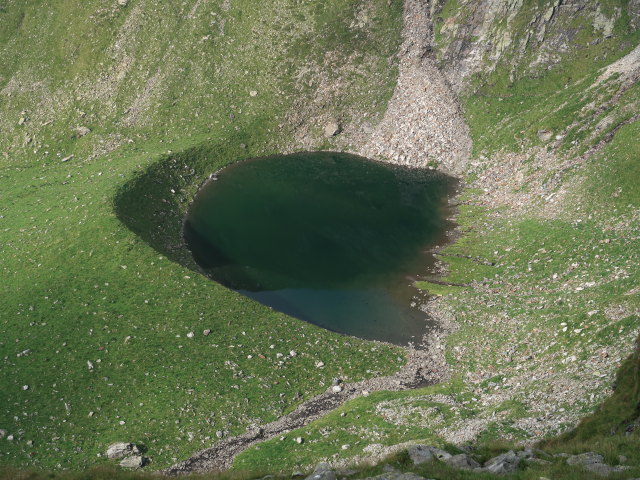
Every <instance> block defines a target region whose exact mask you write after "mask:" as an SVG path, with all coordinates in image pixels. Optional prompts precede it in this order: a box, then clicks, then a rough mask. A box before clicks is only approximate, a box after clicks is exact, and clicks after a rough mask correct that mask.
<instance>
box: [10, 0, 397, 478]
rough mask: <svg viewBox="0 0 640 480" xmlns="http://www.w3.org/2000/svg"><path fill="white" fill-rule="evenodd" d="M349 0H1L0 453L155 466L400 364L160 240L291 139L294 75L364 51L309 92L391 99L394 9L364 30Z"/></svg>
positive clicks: (53, 461)
mask: <svg viewBox="0 0 640 480" xmlns="http://www.w3.org/2000/svg"><path fill="white" fill-rule="evenodd" d="M358 3H359V2H356V1H342V0H341V1H327V2H322V4H317V3H300V2H296V1H288V0H274V1H271V2H258V3H256V2H253V1H249V0H236V1H233V2H231V3H230V4H229V3H228V2H222V1H211V2H201V1H196V0H190V1H185V2H179V3H175V2H169V3H167V2H160V1H153V0H131V1H130V2H129V4H128V6H127V7H125V8H120V7H118V6H117V5H116V2H115V1H114V2H103V1H99V0H82V1H80V0H65V1H62V2H45V1H38V2H21V1H18V0H10V1H7V2H3V4H2V8H1V9H0V91H1V93H0V112H2V113H1V114H0V131H1V132H2V133H1V134H0V272H1V275H2V280H3V281H2V295H1V296H0V330H1V331H2V336H1V338H0V378H1V379H2V380H1V381H0V382H1V383H0V405H1V406H0V429H4V430H6V432H7V435H13V436H14V440H13V441H8V440H7V439H6V438H5V439H0V463H2V464H10V465H14V466H28V465H35V466H38V467H43V468H56V467H58V468H59V467H62V468H82V467H85V466H87V465H92V464H95V463H96V462H98V463H99V462H101V461H102V460H101V459H100V458H99V457H98V456H97V455H98V454H99V453H101V452H104V450H105V447H106V445H108V444H109V443H110V442H112V441H134V442H138V443H141V444H144V445H145V446H146V447H147V448H148V451H147V454H148V455H149V456H150V457H151V458H152V459H153V467H154V468H161V467H164V466H167V465H168V464H170V463H172V462H173V461H175V460H176V459H183V458H185V457H187V456H188V455H190V454H192V453H193V452H194V451H197V450H199V449H202V448H204V447H205V446H207V445H210V444H211V443H212V442H214V441H215V439H216V432H218V431H223V432H225V434H226V435H232V434H235V433H239V432H243V431H244V430H245V428H247V427H248V426H249V425H251V424H254V423H263V422H268V421H270V420H273V419H275V418H276V417H278V416H280V415H281V414H282V413H283V412H286V411H288V410H290V409H292V408H293V407H294V406H295V405H297V404H298V403H300V402H301V401H302V400H303V399H304V398H308V397H309V396H311V395H313V394H317V393H319V392H321V391H323V390H324V389H326V388H327V387H328V386H329V385H330V382H331V379H332V378H333V377H335V376H339V377H342V378H344V379H345V380H356V379H361V378H364V377H368V376H374V375H378V374H380V373H389V372H392V371H393V370H394V369H396V368H397V367H398V365H400V364H401V363H402V362H403V361H404V360H403V359H402V358H401V356H399V352H398V351H397V350H396V349H394V348H387V347H380V346H375V345H372V344H369V343H366V342H362V341H358V340H354V339H347V338H343V337H341V336H339V335H335V334H331V333H329V332H326V331H323V330H321V329H318V328H315V327H313V326H310V325H307V324H305V323H302V322H299V321H297V320H293V319H291V318H287V317H285V316H284V315H281V314H278V313H276V312H273V311H271V310H270V309H268V308H265V307H262V306H260V305H258V304H256V303H254V302H252V301H249V300H247V299H245V298H243V297H241V296H240V295H237V294H235V293H233V292H230V291H228V290H226V289H224V288H222V287H220V286H218V285H216V284H214V283H212V282H210V281H208V280H206V279H205V278H203V277H202V276H200V275H198V274H197V273H194V272H193V271H191V270H190V267H192V265H190V264H189V261H188V256H186V255H185V254H184V251H181V249H180V248H179V247H177V246H176V244H177V242H179V237H178V235H179V220H180V218H181V214H182V212H184V209H185V208H186V206H187V204H188V201H189V199H190V198H191V197H190V196H191V195H192V193H193V192H194V191H195V189H196V188H197V186H198V185H199V184H200V182H201V181H202V180H203V179H204V178H205V177H206V176H207V175H208V174H210V173H211V172H213V171H214V170H216V169H217V168H219V167H221V166H222V165H225V164H227V163H229V162H232V161H236V160H238V159H241V158H246V157H251V156H257V155H263V154H269V153H274V152H277V151H278V150H279V149H281V148H292V147H291V145H290V140H289V138H290V136H291V134H292V132H291V129H290V128H289V127H288V126H287V125H284V126H283V125H281V124H282V123H283V119H284V118H285V116H286V115H287V113H288V111H289V109H290V108H292V106H293V105H294V104H295V103H296V102H300V101H302V100H303V99H304V98H305V94H306V92H305V89H308V88H309V87H308V85H307V86H306V87H305V88H303V87H302V86H301V85H300V84H299V83H298V82H296V80H295V79H296V76H297V74H298V72H300V71H306V70H305V69H311V70H313V69H315V70H321V69H322V68H329V67H331V65H332V63H331V62H337V63H339V64H341V65H342V64H345V63H348V61H349V60H348V59H349V58H350V56H351V55H352V53H354V52H355V53H356V55H355V57H356V59H357V58H358V56H359V55H362V54H365V53H366V54H367V55H369V58H370V59H374V61H373V62H369V63H367V64H363V65H359V66H358V67H357V68H355V67H354V71H353V74H352V76H351V77H350V78H349V79H342V80H343V81H344V83H345V84H346V85H347V86H348V88H346V89H344V90H343V91H341V92H340V93H339V94H338V95H337V96H336V98H335V103H332V104H328V105H325V109H326V110H327V111H328V112H330V113H332V114H334V115H336V116H340V115H342V116H345V115H348V114H349V112H352V111H354V109H355V111H356V112H357V111H368V108H369V107H368V106H367V105H365V104H364V102H363V100H364V99H365V98H366V99H369V98H370V97H374V98H376V99H378V101H379V102H380V103H382V104H384V102H385V101H386V99H388V98H389V96H390V94H391V88H392V78H390V73H392V72H393V69H392V68H390V66H389V61H388V59H389V58H390V57H391V56H392V55H393V54H394V53H395V51H396V49H397V45H398V42H399V30H400V29H399V23H400V15H401V4H400V2H393V3H392V4H391V8H389V6H388V5H387V2H386V1H374V2H372V3H371V9H370V11H369V12H367V13H368V21H367V23H366V27H362V28H361V27H354V25H355V24H356V22H355V21H354V20H355V19H356V18H357V17H358V18H359V17H360V16H361V12H360V11H359V9H358ZM18 52H19V54H17V53H18ZM327 54H333V57H332V60H331V61H328V60H327ZM329 69H330V68H329ZM374 78H375V79H377V80H374ZM329 80H330V81H331V80H335V79H332V78H331V74H329ZM251 90H256V91H257V92H258V95H257V96H255V97H252V96H250V95H249V92H250V91H251ZM347 108H350V109H351V110H349V111H347ZM22 112H24V113H22ZM370 113H372V112H370ZM373 113H375V112H373ZM232 114H233V116H234V118H233V119H231V118H230V116H231V115H232ZM21 118H24V121H20V119H21ZM76 126H86V127H88V128H90V129H91V133H89V134H88V135H86V136H83V137H79V136H78V135H77V133H76V132H75V127H76ZM241 144H245V145H246V146H247V147H246V148H241ZM168 152H183V153H178V154H172V153H168ZM71 155H73V157H72V158H70V159H69V158H68V157H70V156H71ZM63 159H66V161H63ZM185 163H186V166H187V168H185ZM149 169H151V170H149ZM149 172H152V173H153V175H151V174H149ZM172 189H173V190H174V192H175V193H173V192H172V191H171V190H172ZM118 216H119V217H120V219H119V218H118ZM121 220H124V221H125V222H126V223H127V224H128V225H129V226H130V227H131V228H132V229H134V230H135V231H136V232H138V233H140V234H141V235H142V237H144V238H141V237H140V236H138V235H136V234H135V233H133V232H132V231H131V230H129V229H128V228H127V227H126V226H125V224H123V223H122V222H121ZM145 239H146V240H149V241H150V243H151V244H152V245H153V247H155V249H154V248H151V247H150V246H149V244H147V243H146V242H145V241H144V240H145ZM174 260H180V261H182V263H183V264H180V263H176V261H174ZM183 265H184V266H183ZM204 329H211V330H212V334H211V335H210V336H208V337H205V336H203V335H202V333H201V332H202V331H203V330H204ZM189 332H195V337H194V338H189V337H187V333H189ZM27 349H28V350H30V353H29V354H28V355H24V356H18V354H19V353H20V352H22V351H24V350H27ZM290 350H296V351H297V352H298V353H299V355H298V356H297V357H295V358H294V359H289V360H286V361H279V360H277V359H276V353H285V354H286V353H287V352H289V351H290ZM250 355H251V356H252V358H249V356H250ZM259 355H263V356H264V358H261V357H259ZM320 359H322V360H324V362H325V363H326V364H327V366H326V367H325V368H323V369H317V368H315V367H314V364H315V362H316V361H317V360H320ZM88 362H91V364H92V367H90V366H89V363H88ZM25 385H28V390H24V389H23V386H25ZM90 412H93V414H92V415H91V416H90ZM121 423H122V424H121ZM30 441H32V442H33V446H31V445H30V444H29V443H28V442H30Z"/></svg>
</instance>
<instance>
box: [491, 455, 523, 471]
mask: <svg viewBox="0 0 640 480" xmlns="http://www.w3.org/2000/svg"><path fill="white" fill-rule="evenodd" d="M521 460H522V458H521V457H519V456H518V455H516V453H515V452H514V451H513V450H509V451H508V452H507V453H503V454H502V455H498V456H497V457H494V458H492V459H490V460H487V461H486V463H485V464H484V466H483V470H486V471H487V472H491V473H494V474H497V475H506V474H509V473H513V472H515V471H516V470H517V469H518V466H519V465H520V461H521Z"/></svg>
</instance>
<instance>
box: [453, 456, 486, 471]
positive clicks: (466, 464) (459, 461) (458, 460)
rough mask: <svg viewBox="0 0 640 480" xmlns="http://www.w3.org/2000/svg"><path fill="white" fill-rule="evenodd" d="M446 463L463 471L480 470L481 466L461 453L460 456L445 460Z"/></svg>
mask: <svg viewBox="0 0 640 480" xmlns="http://www.w3.org/2000/svg"><path fill="white" fill-rule="evenodd" d="M444 463H446V464H447V465H449V466H450V467H453V468H460V469H462V470H474V469H476V468H480V464H479V463H478V462H476V461H475V460H474V459H473V458H471V457H470V456H469V455H467V454H466V453H461V454H459V455H453V456H452V457H449V458H445V459H444Z"/></svg>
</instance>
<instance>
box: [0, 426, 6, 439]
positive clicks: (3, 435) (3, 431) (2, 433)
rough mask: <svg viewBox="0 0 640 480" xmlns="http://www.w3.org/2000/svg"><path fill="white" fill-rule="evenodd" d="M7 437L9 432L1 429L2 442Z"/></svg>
mask: <svg viewBox="0 0 640 480" xmlns="http://www.w3.org/2000/svg"><path fill="white" fill-rule="evenodd" d="M6 436H7V431H6V430H2V429H0V440H2V439H3V438H4V437H6Z"/></svg>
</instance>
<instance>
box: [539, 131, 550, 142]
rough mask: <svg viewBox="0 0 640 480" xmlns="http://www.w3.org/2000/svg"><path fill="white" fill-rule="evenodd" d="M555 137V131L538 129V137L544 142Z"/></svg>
mask: <svg viewBox="0 0 640 480" xmlns="http://www.w3.org/2000/svg"><path fill="white" fill-rule="evenodd" d="M551 137H553V133H552V132H551V131H549V130H538V138H539V139H540V141H542V142H548V141H549V140H551Z"/></svg>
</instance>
